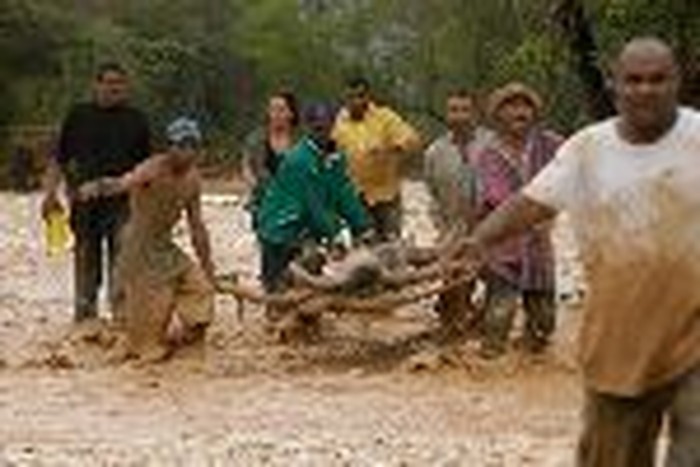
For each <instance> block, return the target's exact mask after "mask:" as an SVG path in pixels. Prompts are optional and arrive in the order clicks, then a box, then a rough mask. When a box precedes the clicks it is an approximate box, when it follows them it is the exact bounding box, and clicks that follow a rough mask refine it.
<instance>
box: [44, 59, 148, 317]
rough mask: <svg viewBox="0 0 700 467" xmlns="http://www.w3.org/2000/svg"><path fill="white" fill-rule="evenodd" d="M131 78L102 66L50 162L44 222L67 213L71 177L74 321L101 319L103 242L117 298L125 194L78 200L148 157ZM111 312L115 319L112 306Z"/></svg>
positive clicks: (143, 120) (143, 119) (118, 69)
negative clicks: (92, 183) (63, 185)
mask: <svg viewBox="0 0 700 467" xmlns="http://www.w3.org/2000/svg"><path fill="white" fill-rule="evenodd" d="M128 98H129V78H128V75H127V73H126V71H125V70H124V69H123V68H122V67H121V66H120V65H119V64H116V63H106V64H103V65H101V66H100V67H99V68H98V70H97V74H96V75H95V81H94V97H93V100H92V101H91V102H88V103H81V104H78V105H76V106H74V107H73V108H72V109H71V110H70V112H69V113H68V116H67V117H66V119H65V121H64V122H63V125H62V127H61V132H60V135H59V139H58V147H57V155H56V157H55V159H54V160H52V161H51V163H50V166H49V170H48V176H47V181H46V185H47V187H46V191H47V194H46V197H45V198H44V200H43V203H42V214H43V216H44V218H47V217H48V216H50V215H51V214H52V213H53V212H55V211H56V210H63V209H65V208H64V206H63V205H62V204H61V202H60V201H59V198H58V195H57V193H58V187H59V185H60V182H61V178H62V176H65V177H66V179H67V185H68V198H69V200H70V223H71V228H72V229H73V233H74V234H75V248H74V258H75V259H74V277H75V321H76V322H80V321H85V320H89V319H91V318H96V317H97V297H98V292H99V289H100V285H101V283H102V271H103V250H102V248H103V246H104V245H103V244H104V243H106V244H107V256H108V263H107V271H108V279H109V281H108V285H109V295H110V299H111V301H112V302H113V299H114V297H115V295H116V289H115V287H114V284H113V281H112V280H111V279H112V272H113V263H114V259H115V258H116V255H117V246H118V245H117V235H118V232H119V229H120V228H121V226H122V225H123V223H124V222H125V221H126V219H127V217H128V202H127V199H126V197H124V196H116V197H114V198H110V199H99V200H96V199H95V200H88V201H81V200H78V199H77V198H76V197H75V196H74V192H75V190H76V189H77V187H78V186H79V185H81V184H82V183H85V182H87V181H89V180H94V179H97V178H99V177H104V176H119V175H122V174H124V173H125V172H127V171H129V170H131V169H133V168H134V166H136V164H138V163H139V162H141V161H143V160H144V159H146V158H147V157H148V156H149V154H150V131H149V127H148V121H147V119H146V117H145V116H144V115H143V114H142V113H141V112H140V111H139V110H137V109H135V108H133V107H131V106H130V105H129V104H128ZM111 305H112V308H113V309H112V310H111V312H112V314H113V315H114V313H115V311H116V310H115V309H114V303H112V304H111Z"/></svg>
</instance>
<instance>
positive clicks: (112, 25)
mask: <svg viewBox="0 0 700 467" xmlns="http://www.w3.org/2000/svg"><path fill="white" fill-rule="evenodd" d="M559 1H560V0H489V1H483V0H440V1H439V2H438V1H435V2H428V1H425V0H256V1H246V0H206V1H202V0H148V1H145V0H120V1H118V2H117V1H106V0H79V1H76V0H0V11H2V12H3V14H2V15H0V98H2V100H3V106H2V107H1V108H2V111H1V112H0V124H1V123H2V122H3V121H5V122H7V121H10V122H13V123H23V124H24V123H31V124H35V123H40V124H44V123H54V122H56V121H58V120H59V119H60V118H61V116H62V115H63V113H64V112H65V110H66V108H67V107H68V105H70V103H71V102H73V101H75V100H77V99H82V98H85V97H86V96H87V94H88V93H89V82H90V78H91V74H92V71H93V70H94V67H95V65H96V64H97V63H99V62H101V61H104V60H108V59H118V60H120V61H122V62H124V63H125V64H126V65H127V66H128V68H129V69H130V70H132V71H133V75H134V77H135V79H134V86H135V94H136V99H137V102H138V103H139V105H141V106H143V107H144V108H146V109H147V110H148V111H149V112H150V114H151V115H152V118H153V119H154V122H156V126H157V127H159V126H160V125H161V124H162V123H163V122H165V121H166V120H168V119H170V118H172V117H173V116H174V115H176V114H179V113H189V114H193V115H195V116H196V117H198V118H200V119H202V120H203V121H204V122H205V124H206V127H207V128H208V129H209V130H210V133H211V134H213V135H220V136H221V140H222V141H226V143H225V144H235V142H236V141H239V140H240V139H241V138H242V137H243V135H245V134H246V133H247V132H248V131H250V130H251V129H252V128H253V127H254V126H255V125H256V124H257V123H258V122H259V121H260V113H261V107H262V106H263V105H264V97H265V95H266V94H267V93H269V92H270V90H271V89H274V88H279V87H287V88H291V89H294V90H295V91H296V92H297V93H298V94H299V95H301V96H303V97H304V98H307V99H310V98H313V99H333V100H337V99H339V97H340V96H341V93H342V86H343V80H344V78H345V77H347V76H348V75H349V74H357V73H362V74H364V75H366V76H367V77H368V78H369V79H370V80H371V81H372V83H373V84H374V87H375V91H376V94H377V95H379V96H380V97H381V98H382V99H384V100H386V101H388V102H390V103H392V104H393V105H395V106H398V107H400V108H401V109H402V110H403V111H404V112H407V113H409V114H410V115H412V116H415V117H416V119H418V120H421V121H425V122H426V127H433V126H435V122H438V121H439V116H440V114H441V112H442V101H443V98H444V95H445V93H446V92H447V91H448V90H449V89H452V88H455V87H466V88H469V89H474V90H477V91H478V92H479V93H481V94H482V95H486V94H487V93H488V92H489V91H490V90H491V89H493V87H494V86H497V85H500V84H502V83H504V82H505V81H508V80H512V79H519V80H523V81H526V82H528V83H530V84H532V85H533V86H535V87H536V88H538V89H540V90H541V91H542V92H543V94H545V95H546V97H547V101H548V102H549V112H550V113H549V116H550V118H551V119H552V120H553V121H554V122H555V123H558V124H559V126H560V127H562V128H564V129H571V128H572V127H573V126H574V125H578V124H579V123H580V122H581V121H582V120H583V119H585V113H584V111H583V110H582V109H583V106H582V105H581V104H582V102H581V99H582V94H581V85H580V83H579V82H578V78H577V76H576V73H575V71H574V70H573V69H572V66H571V60H570V58H571V57H570V55H569V52H568V51H567V49H566V48H565V47H562V43H561V38H560V36H559V35H558V33H557V31H556V28H555V27H554V26H553V25H552V19H551V17H550V14H551V10H552V5H553V4H554V3H557V2H559ZM583 3H584V4H585V7H586V11H587V13H588V14H589V15H591V17H592V19H593V25H594V27H595V38H596V41H597V42H598V43H599V45H600V47H601V50H604V51H607V50H612V49H614V48H615V47H616V46H618V45H619V44H621V43H622V42H623V41H624V40H626V39H627V38H629V37H630V36H632V35H637V34H658V35H661V36H664V37H666V38H668V39H669V40H671V41H672V42H673V43H674V45H676V46H677V47H678V48H679V50H680V51H681V56H682V57H683V58H684V59H686V60H685V61H686V62H688V63H696V62H697V61H698V57H697V55H698V52H697V51H698V50H700V42H699V41H700V2H698V1H697V0H586V1H584V2H583ZM598 59H599V61H600V63H601V64H602V63H604V62H605V57H604V56H601V57H598ZM225 152H226V153H228V154H233V153H235V151H231V150H229V151H225Z"/></svg>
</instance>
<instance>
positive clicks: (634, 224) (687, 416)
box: [450, 38, 700, 467]
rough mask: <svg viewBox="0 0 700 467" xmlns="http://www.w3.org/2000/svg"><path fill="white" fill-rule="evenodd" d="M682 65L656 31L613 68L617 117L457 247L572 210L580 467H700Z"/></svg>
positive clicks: (576, 141) (698, 309) (692, 196)
mask: <svg viewBox="0 0 700 467" xmlns="http://www.w3.org/2000/svg"><path fill="white" fill-rule="evenodd" d="M679 81H680V78H679V72H678V67H677V64H676V62H675V59H674V57H673V53H672V51H671V50H670V48H669V47H668V46H667V45H666V44H665V43H663V42H662V41H660V40H658V39H654V38H638V39H634V40H632V41H630V42H629V43H627V44H626V45H625V47H624V48H623V50H622V51H621V53H620V55H619V56H618V58H617V61H616V63H615V67H614V80H613V84H614V90H615V93H616V105H617V110H618V113H619V116H617V117H615V118H612V119H610V120H608V121H605V122H602V123H599V124H595V125H592V126H590V127H587V128H585V129H583V130H582V131H580V132H578V133H577V134H576V135H574V136H573V137H572V138H571V139H570V140H569V141H567V142H566V143H565V144H564V145H563V146H562V147H561V149H560V150H559V151H558V153H557V156H556V158H555V160H553V161H552V162H551V163H550V164H549V165H548V166H547V167H545V169H544V170H543V171H542V172H541V173H540V174H539V175H538V176H537V177H536V178H535V179H534V180H533V181H532V182H531V183H530V184H529V185H528V186H526V187H525V189H524V190H523V192H522V193H521V194H519V195H517V196H515V197H514V198H513V199H511V200H510V201H508V202H506V203H505V204H504V205H503V206H502V207H501V208H499V209H498V210H497V211H495V212H494V213H493V215H491V216H490V217H488V218H487V219H486V220H485V221H484V222H482V223H481V224H480V225H478V226H477V228H476V229H475V231H474V233H473V235H472V236H471V237H470V238H469V239H468V240H466V241H464V242H462V244H460V245H456V246H455V249H454V250H453V251H452V252H450V254H471V255H484V254H488V253H487V248H488V247H490V246H493V245H495V244H497V243H498V242H500V241H502V240H503V239H505V238H507V237H509V236H511V235H513V234H515V233H518V232H521V231H523V230H524V229H526V228H527V227H529V226H532V225H534V224H537V223H540V222H543V221H547V220H551V219H552V218H553V217H554V216H555V215H556V213H557V212H560V211H567V212H568V213H569V214H570V216H571V218H572V222H573V229H574V232H575V235H576V236H577V239H578V242H579V244H580V248H581V251H582V255H583V260H584V266H585V272H586V280H587V283H588V290H589V294H588V296H587V297H586V309H585V314H584V320H583V324H582V329H581V336H580V344H581V349H580V351H581V354H580V356H581V363H582V368H583V375H584V383H585V389H586V406H585V411H584V430H583V435H582V437H581V442H580V445H579V450H578V465H579V466H582V467H644V466H650V467H651V466H653V465H654V458H655V450H656V441H657V438H658V436H659V432H660V429H661V426H662V422H663V420H664V418H667V419H668V420H669V422H670V423H669V428H670V438H671V443H670V447H669V451H668V455H667V459H666V465H667V466H668V467H695V466H700V113H698V112H695V111H693V110H689V109H684V108H679V106H678V102H677V95H678V88H679V84H680V83H679Z"/></svg>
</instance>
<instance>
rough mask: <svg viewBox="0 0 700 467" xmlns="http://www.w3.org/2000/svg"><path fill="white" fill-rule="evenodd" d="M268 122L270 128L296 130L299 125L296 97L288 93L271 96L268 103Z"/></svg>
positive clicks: (281, 92) (280, 92) (282, 92)
mask: <svg viewBox="0 0 700 467" xmlns="http://www.w3.org/2000/svg"><path fill="white" fill-rule="evenodd" d="M266 121H267V125H268V128H276V129H293V128H296V127H297V125H298V124H299V107H298V105H297V99H296V96H295V95H294V94H292V93H291V92H288V91H279V92H276V93H274V94H271V95H270V97H269V98H268V101H267V111H266Z"/></svg>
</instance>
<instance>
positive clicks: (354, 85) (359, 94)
mask: <svg viewBox="0 0 700 467" xmlns="http://www.w3.org/2000/svg"><path fill="white" fill-rule="evenodd" d="M370 102H371V96H370V86H369V81H367V80H366V79H365V78H362V77H359V78H353V79H350V80H348V81H347V83H346V86H345V107H346V108H347V109H348V113H349V114H350V118H351V119H353V120H362V119H363V118H364V116H365V112H367V108H368V107H369V105H370Z"/></svg>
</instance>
